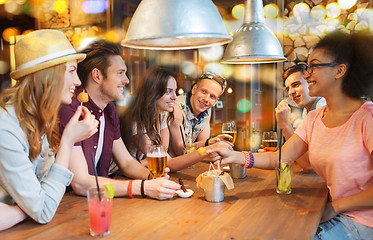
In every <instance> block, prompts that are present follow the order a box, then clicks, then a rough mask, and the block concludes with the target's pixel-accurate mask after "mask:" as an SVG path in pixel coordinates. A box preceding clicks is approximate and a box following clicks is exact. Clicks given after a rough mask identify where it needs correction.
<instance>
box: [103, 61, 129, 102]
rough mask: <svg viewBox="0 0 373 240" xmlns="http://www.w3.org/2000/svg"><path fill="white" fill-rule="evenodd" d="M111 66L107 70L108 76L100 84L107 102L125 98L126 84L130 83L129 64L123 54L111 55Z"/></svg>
mask: <svg viewBox="0 0 373 240" xmlns="http://www.w3.org/2000/svg"><path fill="white" fill-rule="evenodd" d="M109 61H110V66H109V67H108V68H107V70H106V78H105V79H104V81H103V82H102V84H101V86H100V92H101V95H102V96H104V98H106V99H107V103H109V102H112V101H118V100H121V99H123V91H124V86H125V85H126V84H128V83H129V79H128V78H127V75H126V72H127V66H126V64H125V63H124V61H123V59H122V57H121V56H119V55H116V56H110V57H109Z"/></svg>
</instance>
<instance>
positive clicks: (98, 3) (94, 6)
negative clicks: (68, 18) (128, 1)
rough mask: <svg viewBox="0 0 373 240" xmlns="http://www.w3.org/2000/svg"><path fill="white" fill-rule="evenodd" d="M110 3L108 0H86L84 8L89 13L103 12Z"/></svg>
mask: <svg viewBox="0 0 373 240" xmlns="http://www.w3.org/2000/svg"><path fill="white" fill-rule="evenodd" d="M108 6H109V3H108V2H107V1H106V0H85V1H84V2H83V4H82V9H83V11H84V12H85V13H88V14H98V13H103V12H105V11H106V9H107V8H108Z"/></svg>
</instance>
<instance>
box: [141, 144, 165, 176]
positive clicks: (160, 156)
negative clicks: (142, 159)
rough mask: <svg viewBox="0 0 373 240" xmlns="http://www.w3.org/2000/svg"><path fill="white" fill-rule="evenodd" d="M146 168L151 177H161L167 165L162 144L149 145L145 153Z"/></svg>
mask: <svg viewBox="0 0 373 240" xmlns="http://www.w3.org/2000/svg"><path fill="white" fill-rule="evenodd" d="M146 161H147V164H148V168H149V171H150V173H151V174H152V176H153V178H159V177H162V176H163V174H164V169H165V168H166V166H167V153H166V151H165V150H164V147H163V146H162V145H151V146H149V147H148V151H147V154H146Z"/></svg>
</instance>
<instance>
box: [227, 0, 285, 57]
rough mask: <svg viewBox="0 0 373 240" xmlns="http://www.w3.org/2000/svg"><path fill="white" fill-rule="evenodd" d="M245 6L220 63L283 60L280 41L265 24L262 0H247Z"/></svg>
mask: <svg viewBox="0 0 373 240" xmlns="http://www.w3.org/2000/svg"><path fill="white" fill-rule="evenodd" d="M245 8H246V9H245V18H244V23H243V25H242V26H241V28H240V29H239V30H238V31H237V32H236V33H235V34H234V35H233V41H232V42H231V43H229V44H228V46H227V47H226V49H225V52H224V56H223V59H222V60H221V63H227V64H259V63H273V62H283V61H285V60H286V58H285V57H284V52H283V50H282V47H281V44H280V42H279V41H278V39H277V38H276V36H275V34H274V33H273V32H272V31H271V30H270V29H269V28H268V27H267V26H266V25H265V22H264V11H263V2H262V0H247V1H246V4H245Z"/></svg>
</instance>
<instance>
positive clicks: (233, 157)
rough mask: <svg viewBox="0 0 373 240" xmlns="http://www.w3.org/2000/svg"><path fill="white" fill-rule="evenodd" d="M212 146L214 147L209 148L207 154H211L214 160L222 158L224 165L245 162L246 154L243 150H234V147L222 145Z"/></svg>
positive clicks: (242, 163)
mask: <svg viewBox="0 0 373 240" xmlns="http://www.w3.org/2000/svg"><path fill="white" fill-rule="evenodd" d="M211 147H212V148H209V149H207V154H209V155H210V156H211V158H212V159H213V160H214V161H217V160H220V159H221V164H222V165H227V164H229V163H236V164H240V165H244V164H245V155H244V154H243V152H237V151H232V149H230V148H227V147H222V146H220V145H216V146H214V145H212V146H211ZM214 154H215V155H214ZM216 154H218V157H216ZM219 158H220V159H219Z"/></svg>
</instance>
